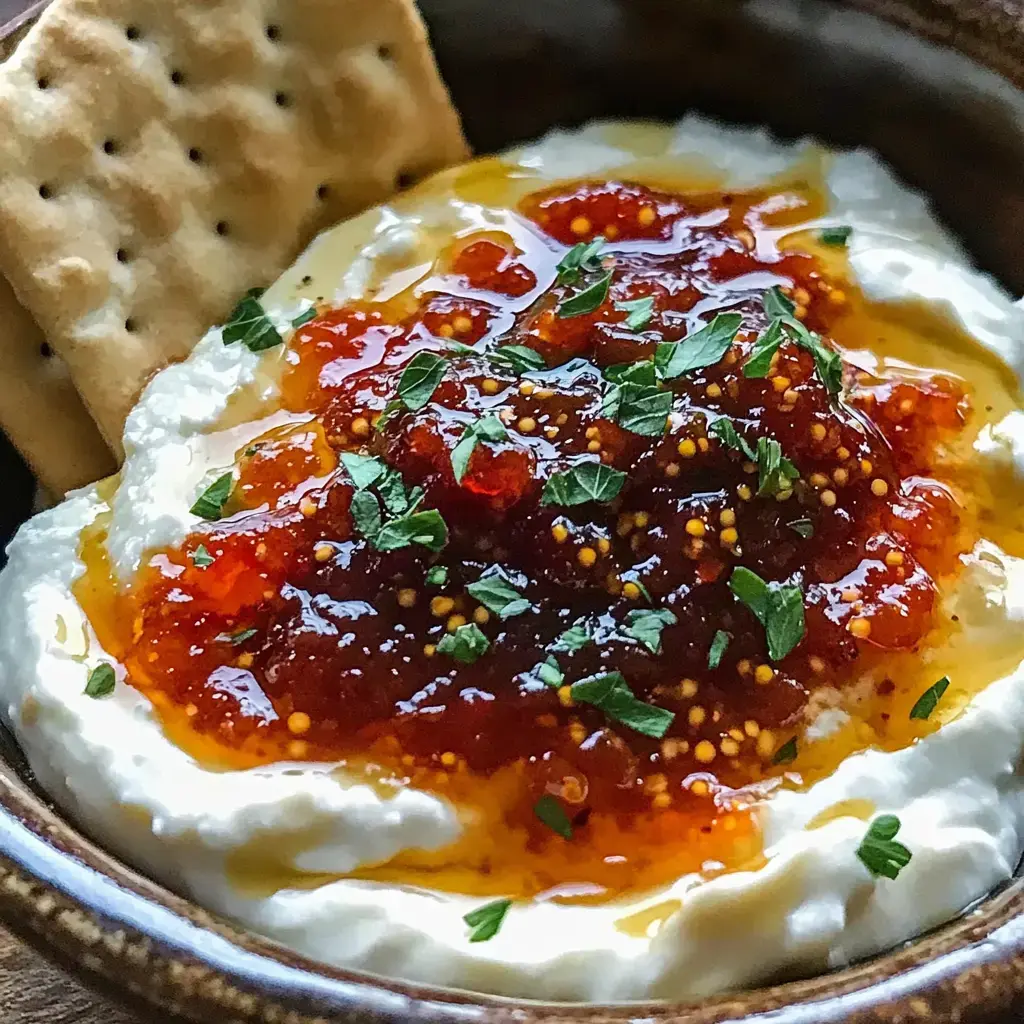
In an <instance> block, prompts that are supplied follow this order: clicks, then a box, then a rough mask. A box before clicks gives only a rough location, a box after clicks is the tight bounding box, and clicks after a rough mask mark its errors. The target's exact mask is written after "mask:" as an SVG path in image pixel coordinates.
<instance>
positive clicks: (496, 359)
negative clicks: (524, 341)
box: [487, 345, 547, 375]
mask: <svg viewBox="0 0 1024 1024" xmlns="http://www.w3.org/2000/svg"><path fill="white" fill-rule="evenodd" d="M487 358H488V360H490V362H492V363H494V364H495V365H496V366H500V367H502V368H503V369H506V370H511V371H512V372H513V373H515V374H519V375H522V374H524V373H529V371H530V370H543V369H544V368H545V367H546V366H547V363H545V362H544V357H543V356H542V355H541V354H540V353H539V352H535V351H534V350H533V349H532V348H528V347H527V346H526V345H502V346H501V348H496V349H494V351H493V352H488V353H487Z"/></svg>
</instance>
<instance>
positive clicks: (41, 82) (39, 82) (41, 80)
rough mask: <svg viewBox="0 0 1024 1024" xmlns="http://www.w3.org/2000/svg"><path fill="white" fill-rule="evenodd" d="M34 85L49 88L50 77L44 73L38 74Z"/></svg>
mask: <svg viewBox="0 0 1024 1024" xmlns="http://www.w3.org/2000/svg"><path fill="white" fill-rule="evenodd" d="M36 87H37V88H39V89H49V88H50V79H49V78H48V77H47V76H46V75H40V76H39V77H38V78H37V79H36Z"/></svg>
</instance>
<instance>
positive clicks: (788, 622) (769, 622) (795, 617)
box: [729, 565, 806, 661]
mask: <svg viewBox="0 0 1024 1024" xmlns="http://www.w3.org/2000/svg"><path fill="white" fill-rule="evenodd" d="M729 589H730V590H732V592H733V594H735V595H736V597H737V598H738V599H739V600H740V601H741V602H742V603H743V604H745V605H746V606H747V607H748V608H749V609H750V610H751V611H752V612H753V613H754V616H755V618H756V619H757V621H758V622H760V623H761V625H762V626H763V627H764V632H765V637H766V639H767V641H768V657H769V658H771V660H772V661H781V660H782V659H783V658H785V657H786V655H787V654H789V653H790V651H792V650H793V648H794V647H796V645H797V644H798V643H800V641H801V640H802V639H803V638H804V632H805V628H806V627H805V624H804V597H803V593H802V591H801V590H800V588H799V587H798V586H793V585H788V586H784V585H782V584H778V583H771V584H768V583H765V581H764V580H763V579H761V577H760V576H758V575H757V573H755V572H752V571H751V570H750V569H747V568H746V567H745V566H742V565H738V566H736V568H735V569H733V571H732V575H731V576H730V577H729Z"/></svg>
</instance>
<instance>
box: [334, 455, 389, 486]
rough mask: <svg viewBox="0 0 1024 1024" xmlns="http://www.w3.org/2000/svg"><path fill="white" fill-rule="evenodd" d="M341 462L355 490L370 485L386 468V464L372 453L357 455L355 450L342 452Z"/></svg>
mask: <svg viewBox="0 0 1024 1024" xmlns="http://www.w3.org/2000/svg"><path fill="white" fill-rule="evenodd" d="M341 464H342V465H343V466H344V467H345V471H346V472H347V473H348V475H349V479H350V480H351V481H352V486H353V487H354V488H355V489H356V490H357V491H363V490H365V489H366V488H367V487H372V486H373V485H374V484H375V483H376V482H377V481H378V480H379V479H380V478H381V477H382V476H383V475H384V474H385V473H386V472H387V470H388V467H387V464H386V463H384V462H383V461H381V460H380V459H378V458H377V457H376V456H374V455H357V454H356V453H355V452H342V453H341Z"/></svg>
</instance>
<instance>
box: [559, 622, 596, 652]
mask: <svg viewBox="0 0 1024 1024" xmlns="http://www.w3.org/2000/svg"><path fill="white" fill-rule="evenodd" d="M593 642H594V638H593V637H592V636H591V635H590V633H589V632H587V629H586V627H585V626H581V625H579V624H578V623H577V624H575V625H572V626H570V627H569V628H568V629H567V630H565V632H564V633H560V634H559V635H558V637H557V638H556V639H555V642H554V644H552V648H551V649H552V650H555V651H565V652H566V653H568V654H573V653H574V652H576V651H578V650H581V649H582V648H584V647H586V646H587V644H590V643H593Z"/></svg>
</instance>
